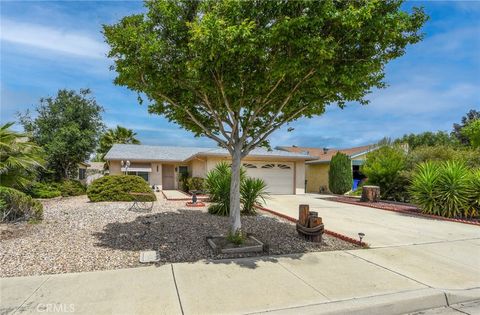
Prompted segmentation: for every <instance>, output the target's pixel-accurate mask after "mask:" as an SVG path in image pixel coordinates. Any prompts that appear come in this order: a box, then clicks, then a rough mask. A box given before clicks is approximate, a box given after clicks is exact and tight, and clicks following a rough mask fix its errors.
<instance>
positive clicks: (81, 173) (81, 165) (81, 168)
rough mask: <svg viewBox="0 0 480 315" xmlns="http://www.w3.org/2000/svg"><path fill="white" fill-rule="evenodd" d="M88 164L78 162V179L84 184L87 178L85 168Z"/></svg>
mask: <svg viewBox="0 0 480 315" xmlns="http://www.w3.org/2000/svg"><path fill="white" fill-rule="evenodd" d="M89 166H90V164H88V163H87V162H80V163H78V178H77V179H78V180H79V181H80V182H81V183H83V184H85V183H86V180H87V169H88V167H89Z"/></svg>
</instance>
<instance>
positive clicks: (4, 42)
mask: <svg viewBox="0 0 480 315" xmlns="http://www.w3.org/2000/svg"><path fill="white" fill-rule="evenodd" d="M0 5H1V8H0V9H1V10H0V16H1V21H0V28H1V29H0V45H1V46H0V93H1V95H0V102H1V104H0V105H1V106H0V123H2V124H3V123H6V122H9V121H16V120H17V118H16V113H17V112H23V111H25V110H27V109H30V110H33V109H34V107H35V105H36V104H38V103H39V99H40V98H41V97H47V96H55V94H56V92H57V90H58V89H63V88H66V89H74V90H79V89H80V88H90V89H91V90H92V91H93V93H94V96H95V98H96V100H97V102H98V103H99V104H100V105H102V106H103V107H104V109H105V111H104V113H103V119H104V122H105V124H106V125H107V127H109V128H112V127H115V126H116V125H121V126H124V127H127V128H130V129H133V130H134V131H135V132H136V133H137V137H138V138H139V140H140V141H141V142H142V143H143V144H150V145H175V146H204V147H213V146H215V143H214V142H213V141H211V140H209V139H207V138H195V137H194V136H193V134H191V133H190V132H188V131H185V130H183V129H181V128H180V127H179V126H178V125H176V124H174V123H170V122H168V121H167V120H166V119H165V118H163V117H161V116H158V115H151V114H148V112H147V108H146V106H145V105H140V104H139V103H138V101H137V96H136V94H135V93H133V92H131V91H130V90H128V89H126V88H125V87H121V86H116V85H114V84H113V79H114V78H115V72H113V71H110V70H109V66H110V65H112V63H113V62H112V60H109V59H108V58H107V57H106V53H107V51H108V46H107V45H106V44H105V42H104V40H103V36H102V34H101V26H102V24H112V23H115V22H116V21H118V20H119V19H121V18H122V17H123V16H126V15H130V14H134V13H140V12H143V11H144V9H143V3H142V2H140V1H100V2H95V1H41V0H37V1H4V0H0ZM414 6H423V7H424V9H425V11H426V13H427V14H428V15H429V16H430V19H429V21H428V22H427V23H426V25H425V26H424V28H423V32H424V33H425V38H424V40H423V41H422V42H420V43H418V44H416V45H414V46H410V47H409V48H408V49H407V52H406V54H405V55H404V56H402V57H400V58H399V59H396V60H394V61H392V62H391V63H389V64H388V65H387V67H386V69H385V72H386V78H385V80H386V82H387V84H388V87H387V88H386V89H381V90H374V91H372V93H371V94H370V95H369V96H368V99H369V100H370V104H369V105H366V106H363V105H360V104H357V103H349V104H348V106H347V107H346V108H345V109H340V108H338V107H335V105H331V106H329V107H328V108H327V111H326V113H325V114H324V115H322V116H317V117H314V118H311V119H306V118H305V119H300V120H298V121H296V122H294V123H292V124H291V125H289V126H285V127H284V128H282V129H280V130H278V131H277V132H275V133H274V134H272V135H271V136H270V142H271V145H272V146H280V145H285V146H290V145H297V146H309V147H329V148H345V147H352V146H359V145H365V144H371V143H375V142H377V141H379V140H380V139H382V138H384V137H389V138H396V137H400V136H402V135H403V134H406V133H419V132H424V131H437V130H443V131H448V132H450V131H451V129H452V124H453V123H455V122H458V121H460V119H461V117H462V116H463V115H464V114H465V113H466V112H468V110H470V109H477V110H480V1H428V2H424V1H408V2H405V3H404V5H403V9H404V10H406V11H409V10H410V9H411V8H412V7H414ZM288 127H293V128H294V130H293V131H292V132H288V131H287V129H288ZM14 128H15V129H17V130H21V126H20V125H18V124H17V125H15V127H14Z"/></svg>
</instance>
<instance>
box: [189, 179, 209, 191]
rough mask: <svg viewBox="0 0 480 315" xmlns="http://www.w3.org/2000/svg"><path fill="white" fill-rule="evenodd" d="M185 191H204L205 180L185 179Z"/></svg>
mask: <svg viewBox="0 0 480 315" xmlns="http://www.w3.org/2000/svg"><path fill="white" fill-rule="evenodd" d="M186 182H187V184H186V185H187V191H191V190H200V191H202V190H204V189H205V180H204V179H203V178H201V177H189V178H187V181H186Z"/></svg>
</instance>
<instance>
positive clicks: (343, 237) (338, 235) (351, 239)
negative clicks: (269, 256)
mask: <svg viewBox="0 0 480 315" xmlns="http://www.w3.org/2000/svg"><path fill="white" fill-rule="evenodd" d="M255 208H258V209H260V210H263V211H265V212H269V213H271V214H274V215H276V216H279V217H281V218H283V219H285V220H288V221H290V222H293V223H297V220H296V219H295V218H292V217H291V216H288V215H286V214H283V213H280V212H277V211H274V210H271V209H267V208H264V207H262V206H255ZM323 232H324V233H325V234H328V235H330V236H333V237H336V238H339V239H341V240H343V241H345V242H348V243H351V244H354V245H358V246H361V247H365V248H367V247H369V246H368V244H367V243H365V242H360V241H359V240H356V239H354V238H351V237H349V236H346V235H343V234H340V233H337V232H334V231H330V230H327V229H324V230H323Z"/></svg>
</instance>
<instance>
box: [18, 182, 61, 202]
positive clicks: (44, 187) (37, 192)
mask: <svg viewBox="0 0 480 315" xmlns="http://www.w3.org/2000/svg"><path fill="white" fill-rule="evenodd" d="M25 193H26V194H28V195H29V196H31V197H33V198H45V199H47V198H55V197H60V196H61V195H62V192H61V191H60V190H59V189H58V188H57V187H55V186H54V185H50V184H46V183H41V182H33V183H32V184H31V185H30V186H29V187H28V188H27V189H26V190H25Z"/></svg>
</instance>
